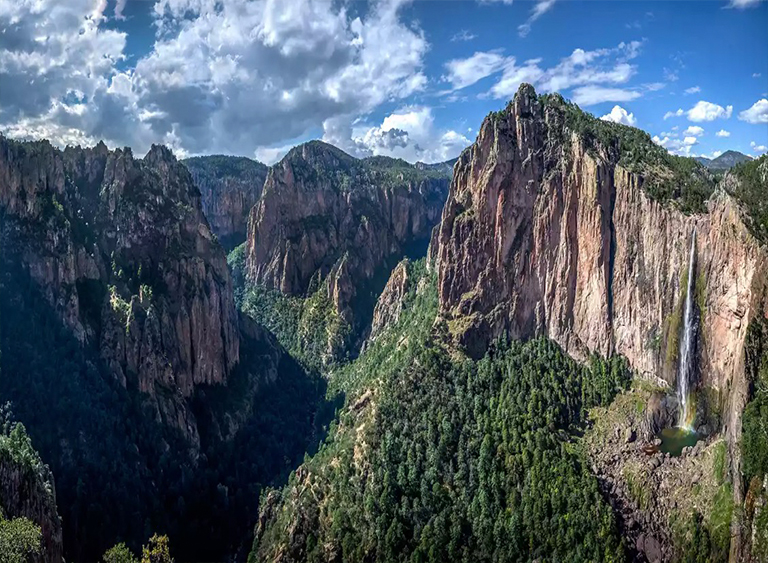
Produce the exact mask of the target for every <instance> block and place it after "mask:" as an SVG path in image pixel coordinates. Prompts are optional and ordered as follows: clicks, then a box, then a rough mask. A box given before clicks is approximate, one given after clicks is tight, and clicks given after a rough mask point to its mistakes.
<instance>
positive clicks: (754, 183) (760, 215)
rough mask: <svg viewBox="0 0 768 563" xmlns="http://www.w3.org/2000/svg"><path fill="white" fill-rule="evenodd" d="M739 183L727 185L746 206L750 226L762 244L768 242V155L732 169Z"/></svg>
mask: <svg viewBox="0 0 768 563" xmlns="http://www.w3.org/2000/svg"><path fill="white" fill-rule="evenodd" d="M731 174H732V175H733V176H735V178H736V179H737V180H738V181H737V182H734V183H733V184H731V183H725V185H726V187H730V188H732V192H733V195H734V196H735V197H736V198H737V199H738V200H739V201H741V202H742V203H743V204H744V207H745V208H746V211H747V216H748V223H747V224H748V226H749V228H750V230H751V231H752V233H753V234H754V235H755V237H757V239H758V240H760V241H762V242H768V155H763V156H761V157H760V158H757V159H755V160H750V161H749V162H742V163H740V164H737V165H736V166H734V167H733V168H732V169H731Z"/></svg>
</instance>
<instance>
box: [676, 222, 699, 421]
mask: <svg viewBox="0 0 768 563" xmlns="http://www.w3.org/2000/svg"><path fill="white" fill-rule="evenodd" d="M695 264H696V229H695V228H694V229H693V237H692V238H691V257H690V262H689V264H688V291H687V293H686V296H685V311H684V312H683V315H684V316H683V338H682V339H681V340H680V364H679V366H678V373H677V402H678V405H679V406H680V418H679V419H678V422H677V425H678V426H679V427H680V428H685V429H690V428H691V425H692V424H693V420H692V414H693V413H691V412H689V410H690V404H689V403H690V384H691V376H692V375H693V368H694V354H695V353H696V318H695V312H694V308H693V305H694V294H693V292H694V289H695V283H694V271H695Z"/></svg>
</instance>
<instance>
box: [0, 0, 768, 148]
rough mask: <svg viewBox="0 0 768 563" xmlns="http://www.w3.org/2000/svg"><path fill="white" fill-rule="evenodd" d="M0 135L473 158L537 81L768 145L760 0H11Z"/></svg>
mask: <svg viewBox="0 0 768 563" xmlns="http://www.w3.org/2000/svg"><path fill="white" fill-rule="evenodd" d="M0 30H2V33H0V131H1V132H3V133H4V134H6V135H10V136H14V137H19V138H49V139H51V141H52V142H54V143H55V144H58V145H61V146H63V145H66V144H84V145H88V144H94V143H95V142H97V141H98V140H100V139H103V140H105V141H106V142H107V144H108V145H110V146H131V147H132V148H133V149H134V150H135V152H136V153H138V154H143V152H144V151H146V150H147V149H148V147H149V146H150V145H151V144H152V143H165V144H167V145H169V146H170V147H171V148H172V149H173V150H174V151H175V152H176V153H177V154H178V155H180V156H184V155H193V154H211V153H228V154H240V155H246V156H251V157H256V158H259V159H260V160H263V161H265V162H267V163H272V162H274V161H275V160H276V159H278V158H280V157H281V156H282V154H284V153H285V152H286V151H287V149H288V148H290V147H291V146H293V145H295V144H297V143H299V142H302V141H304V140H308V139H312V138H321V139H324V140H326V141H328V142H332V143H334V144H336V145H337V146H339V147H341V148H343V149H344V150H347V151H348V152H350V153H351V154H355V155H357V156H366V155H371V154H386V155H391V156H399V157H402V158H405V159H407V160H410V161H416V160H423V161H439V160H445V159H448V158H452V157H454V156H457V155H458V153H459V152H460V151H461V150H462V149H463V148H464V147H465V146H467V145H468V144H469V143H470V142H471V141H472V140H474V136H475V132H476V129H477V128H478V127H479V125H480V123H481V122H482V119H483V117H484V116H485V115H486V114H487V113H488V112H489V111H491V110H496V109H499V108H501V107H503V106H504V105H505V104H506V102H507V101H508V99H509V98H510V97H511V96H512V94H513V93H514V91H516V90H517V87H518V85H519V84H520V82H521V81H526V82H531V83H533V84H534V86H535V87H536V88H537V90H538V91H539V92H545V91H559V92H560V93H562V94H563V95H564V96H565V97H567V98H570V99H572V100H574V101H576V102H577V103H578V104H579V105H581V106H582V107H583V108H584V109H586V110H588V111H590V112H592V113H594V114H595V115H597V116H603V117H605V118H606V119H611V120H614V121H619V122H623V123H626V124H631V125H635V126H637V127H640V128H642V129H644V130H646V131H648V132H649V133H650V134H651V135H653V136H654V139H655V141H656V142H658V143H659V144H660V145H662V146H664V147H666V148H667V149H668V150H670V151H672V152H674V153H676V154H682V155H688V156H697V155H706V156H715V155H716V154H718V152H721V151H724V150H727V149H735V150H739V151H741V152H744V153H747V154H750V155H753V156H756V155H758V154H761V153H763V152H765V151H766V150H767V149H766V146H767V145H768V2H765V1H760V0H722V1H719V0H708V1H686V0H679V1H676V2H664V1H645V2H642V1H599V0H593V1H585V2H582V1H576V0H535V1H525V0H515V1H514V2H510V1H509V0H485V1H473V0H429V1H426V0H424V1H408V0H377V1H373V2H365V1H361V0H357V1H340V0H157V1H153V0H68V1H67V2H66V3H63V2H59V1H58V0H14V1H13V2H10V1H7V0H0Z"/></svg>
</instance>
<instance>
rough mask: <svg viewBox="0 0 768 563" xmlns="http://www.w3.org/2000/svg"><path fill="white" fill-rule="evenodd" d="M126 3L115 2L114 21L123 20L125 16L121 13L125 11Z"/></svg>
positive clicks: (117, 0) (121, 0)
mask: <svg viewBox="0 0 768 563" xmlns="http://www.w3.org/2000/svg"><path fill="white" fill-rule="evenodd" d="M126 2H128V0H116V2H115V19H117V20H124V19H125V16H124V15H123V11H124V10H125V4H126Z"/></svg>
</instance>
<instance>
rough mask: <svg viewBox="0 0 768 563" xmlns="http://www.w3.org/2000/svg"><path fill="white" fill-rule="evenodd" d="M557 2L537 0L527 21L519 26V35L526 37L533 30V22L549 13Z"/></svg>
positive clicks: (553, 0) (554, 0)
mask: <svg viewBox="0 0 768 563" xmlns="http://www.w3.org/2000/svg"><path fill="white" fill-rule="evenodd" d="M555 2H556V0H536V4H534V6H533V9H532V10H531V15H530V16H528V19H527V20H526V22H525V23H524V24H521V25H519V26H517V33H518V35H520V37H526V36H527V35H528V34H529V33H530V32H531V26H532V25H533V22H535V21H536V20H537V19H539V18H540V17H541V16H543V15H544V14H545V13H547V12H548V11H549V10H550V9H551V8H552V6H554V5H555ZM510 4H511V1H510Z"/></svg>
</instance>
